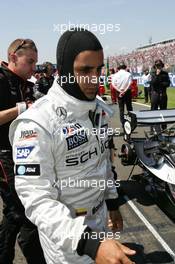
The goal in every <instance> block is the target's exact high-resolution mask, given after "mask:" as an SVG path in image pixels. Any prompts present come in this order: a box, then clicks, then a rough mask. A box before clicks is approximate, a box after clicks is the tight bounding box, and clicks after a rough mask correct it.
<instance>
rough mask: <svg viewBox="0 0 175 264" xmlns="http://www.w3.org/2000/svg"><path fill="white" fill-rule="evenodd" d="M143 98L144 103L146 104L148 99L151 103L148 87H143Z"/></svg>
mask: <svg viewBox="0 0 175 264" xmlns="http://www.w3.org/2000/svg"><path fill="white" fill-rule="evenodd" d="M144 97H145V103H148V98H149V100H150V101H151V92H150V87H144Z"/></svg>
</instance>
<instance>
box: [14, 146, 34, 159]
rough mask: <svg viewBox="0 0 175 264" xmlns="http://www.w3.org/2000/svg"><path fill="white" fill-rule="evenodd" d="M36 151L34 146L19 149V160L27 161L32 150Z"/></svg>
mask: <svg viewBox="0 0 175 264" xmlns="http://www.w3.org/2000/svg"><path fill="white" fill-rule="evenodd" d="M33 149H34V146H29V147H21V148H17V156H16V158H17V159H26V158H27V157H28V156H29V155H30V153H31V152H32V150H33Z"/></svg>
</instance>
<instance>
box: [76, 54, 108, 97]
mask: <svg viewBox="0 0 175 264" xmlns="http://www.w3.org/2000/svg"><path fill="white" fill-rule="evenodd" d="M103 59H104V58H103V51H102V50H98V51H90V50H86V51H83V52H80V53H79V54H78V55H77V57H76V58H75V61H74V65H73V69H74V76H75V78H76V81H77V83H78V84H79V87H80V89H81V91H82V92H83V93H84V95H85V96H86V97H87V98H88V99H91V100H93V99H95V97H96V94H97V91H98V86H99V77H100V74H101V69H102V67H103Z"/></svg>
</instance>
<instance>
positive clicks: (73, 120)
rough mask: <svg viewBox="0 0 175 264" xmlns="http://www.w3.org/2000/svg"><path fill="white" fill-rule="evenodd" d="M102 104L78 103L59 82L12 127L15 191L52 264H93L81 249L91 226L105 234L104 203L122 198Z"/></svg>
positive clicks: (105, 214)
mask: <svg viewBox="0 0 175 264" xmlns="http://www.w3.org/2000/svg"><path fill="white" fill-rule="evenodd" d="M97 101H98V100H97V99H96V100H94V101H92V102H87V101H80V100H78V99H75V98H74V97H72V96H70V95H68V94H67V93H66V92H65V91H64V90H63V89H62V88H61V87H60V86H59V85H58V84H57V81H56V80H55V82H54V84H53V86H52V87H51V89H50V90H49V92H48V94H47V95H46V96H44V97H43V98H41V99H39V100H38V101H37V102H35V104H33V106H32V107H31V108H30V109H28V110H27V111H26V112H24V113H23V114H21V115H20V116H19V117H18V118H17V119H16V120H15V121H14V122H13V123H12V125H11V128H10V134H9V137H10V141H11V144H12V145H13V157H14V162H15V175H16V177H15V186H16V190H17V193H18V195H19V198H20V199H21V201H22V203H23V205H24V207H25V212H26V216H27V217H28V218H29V219H30V220H31V221H32V222H33V223H34V224H35V225H36V226H37V227H38V231H39V236H40V240H41V245H42V247H43V251H44V255H45V258H46V261H47V263H48V264H59V263H60V264H66V263H69V264H78V263H81V264H82V263H83V264H88V263H94V262H93V260H92V259H91V258H90V257H89V256H88V255H83V256H79V255H78V254H77V251H76V249H77V245H78V243H79V240H80V238H81V235H82V233H83V231H84V230H85V228H86V227H87V226H89V227H90V228H91V229H92V230H98V231H104V230H106V222H107V209H106V204H105V202H104V201H105V200H106V199H116V198H117V192H116V188H115V186H114V182H113V180H112V179H113V176H112V173H111V166H110V162H109V157H108V156H109V149H108V137H107V133H106V130H107V127H106V125H105V124H104V121H103V117H102V114H101V112H102V109H101V108H99V107H97ZM90 110H91V111H95V115H94V117H93V119H92V118H91V119H92V121H91V119H90V118H89V111H90ZM91 113H92V112H91ZM102 121H103V122H102ZM93 123H94V124H93ZM102 123H103V128H104V129H100V127H101V124H102ZM95 127H96V129H94V128H95ZM97 130H98V132H99V133H96V132H97ZM104 131H105V132H104ZM96 134H98V135H96ZM81 214H82V215H81Z"/></svg>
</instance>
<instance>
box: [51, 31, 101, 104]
mask: <svg viewBox="0 0 175 264" xmlns="http://www.w3.org/2000/svg"><path fill="white" fill-rule="evenodd" d="M85 50H92V51H98V50H102V46H101V44H100V42H99V40H98V39H97V38H96V36H95V35H94V34H92V33H91V32H89V31H88V30H85V29H81V28H74V29H70V30H68V31H66V32H65V33H64V34H63V35H62V36H61V38H60V39H59V42H58V45H57V54H56V57H57V69H58V72H59V76H60V77H62V76H66V77H67V80H68V76H69V75H71V76H74V69H73V64H74V60H75V58H76V56H77V55H78V54H79V53H80V52H82V51H85ZM58 83H59V84H60V86H61V87H62V88H63V89H64V90H65V91H66V92H67V93H68V94H70V95H71V96H73V97H75V98H77V99H79V100H86V101H91V100H90V99H88V98H87V97H86V96H85V95H84V93H83V92H82V91H81V89H80V87H79V85H78V83H77V82H76V81H75V82H70V83H69V82H66V83H61V78H59V79H58Z"/></svg>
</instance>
